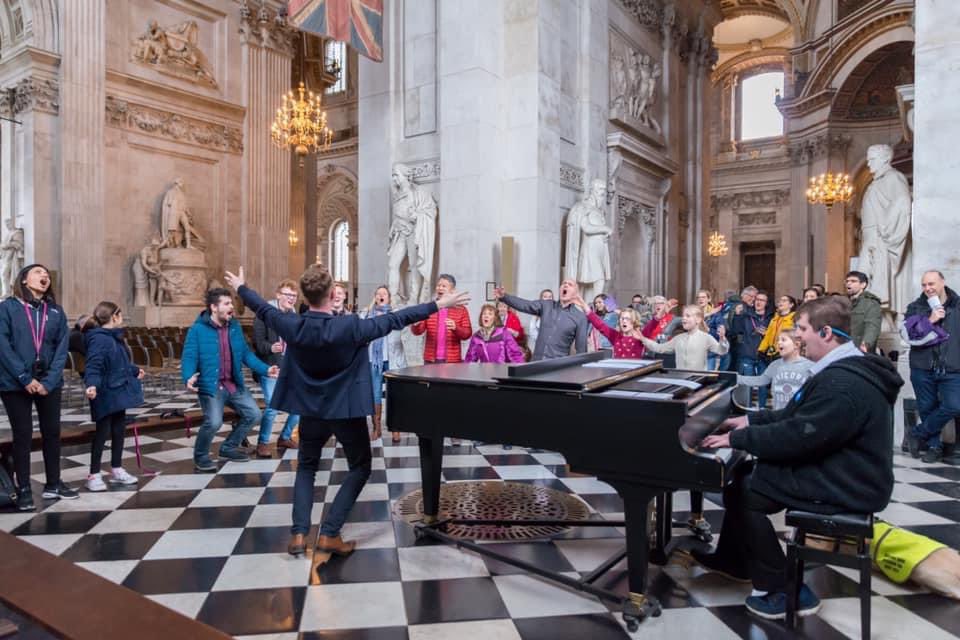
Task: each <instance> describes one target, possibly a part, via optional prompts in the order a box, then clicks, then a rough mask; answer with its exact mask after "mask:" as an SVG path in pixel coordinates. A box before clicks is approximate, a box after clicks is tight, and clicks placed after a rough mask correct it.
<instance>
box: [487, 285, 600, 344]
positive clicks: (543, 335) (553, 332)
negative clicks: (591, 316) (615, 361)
mask: <svg viewBox="0 0 960 640" xmlns="http://www.w3.org/2000/svg"><path fill="white" fill-rule="evenodd" d="M494 295H496V297H497V300H499V301H500V302H504V303H506V305H507V306H508V307H511V308H513V309H516V310H517V311H521V312H523V313H529V314H530V315H534V316H539V318H540V331H539V333H537V342H536V344H535V345H534V347H533V358H532V359H533V360H547V359H550V358H562V357H564V356H568V355H570V347H571V346H573V347H574V348H575V349H576V352H577V353H586V351H587V332H588V330H589V327H588V326H587V316H585V315H583V312H582V311H580V309H578V308H577V307H576V305H575V304H573V301H574V299H575V298H577V297H578V296H579V295H580V290H579V288H578V287H577V283H576V282H574V281H573V280H570V279H569V278H568V279H567V280H564V281H563V282H561V283H560V300H559V301H557V300H543V299H540V300H526V299H524V298H518V297H517V296H511V295H508V294H507V293H506V292H505V291H504V289H503V287H497V288H496V289H495V290H494Z"/></svg>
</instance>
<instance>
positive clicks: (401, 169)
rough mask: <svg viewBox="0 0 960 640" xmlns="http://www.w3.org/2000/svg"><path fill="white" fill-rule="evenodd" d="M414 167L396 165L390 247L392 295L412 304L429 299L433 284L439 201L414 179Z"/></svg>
mask: <svg viewBox="0 0 960 640" xmlns="http://www.w3.org/2000/svg"><path fill="white" fill-rule="evenodd" d="M409 176H410V169H409V167H407V166H406V165H403V164H400V163H397V164H395V165H394V166H393V221H392V222H391V223H390V240H389V248H388V249H387V269H388V276H387V283H388V286H389V288H390V295H392V296H394V297H395V298H397V299H400V298H402V299H404V300H406V301H408V302H410V303H412V304H414V303H418V302H419V303H422V302H427V301H429V300H430V299H431V298H432V296H431V291H432V287H433V282H432V279H433V248H434V243H435V242H436V235H437V232H436V229H437V203H436V201H435V200H434V199H433V196H432V195H430V193H429V192H427V191H426V190H425V189H423V188H421V187H419V186H417V185H415V184H413V183H411V182H410V177H409ZM404 258H406V259H407V290H406V293H407V295H406V297H404V296H403V295H402V293H401V284H400V283H401V280H402V279H403V273H402V271H401V268H402V265H403V259H404Z"/></svg>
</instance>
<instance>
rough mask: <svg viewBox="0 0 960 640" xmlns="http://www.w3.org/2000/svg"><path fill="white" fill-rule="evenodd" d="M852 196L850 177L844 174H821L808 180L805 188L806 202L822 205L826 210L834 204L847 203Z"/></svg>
mask: <svg viewBox="0 0 960 640" xmlns="http://www.w3.org/2000/svg"><path fill="white" fill-rule="evenodd" d="M852 196H853V185H851V184H850V176H849V175H847V174H845V173H836V174H834V173H830V172H827V173H821V174H820V175H819V176H817V177H813V178H810V186H809V187H808V188H807V202H809V203H810V204H822V205H824V206H825V207H827V209H829V208H830V207H832V206H833V204H834V203H835V202H849V201H850V198H851V197H852Z"/></svg>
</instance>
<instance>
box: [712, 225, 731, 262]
mask: <svg viewBox="0 0 960 640" xmlns="http://www.w3.org/2000/svg"><path fill="white" fill-rule="evenodd" d="M728 251H730V249H729V248H727V239H726V238H725V237H724V236H723V234H722V233H720V232H719V231H714V232H713V233H711V234H710V238H709V240H707V253H708V254H710V255H711V256H712V257H714V258H719V257H721V256H725V255H727V252H728Z"/></svg>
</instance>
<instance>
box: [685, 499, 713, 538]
mask: <svg viewBox="0 0 960 640" xmlns="http://www.w3.org/2000/svg"><path fill="white" fill-rule="evenodd" d="M687 528H688V529H690V531H691V532H693V535H695V536H696V537H697V539H699V540H702V541H703V542H711V541H712V540H713V532H712V531H711V529H710V523H709V522H707V520H706V518H704V517H703V492H702V491H691V492H690V519H689V520H687Z"/></svg>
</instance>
